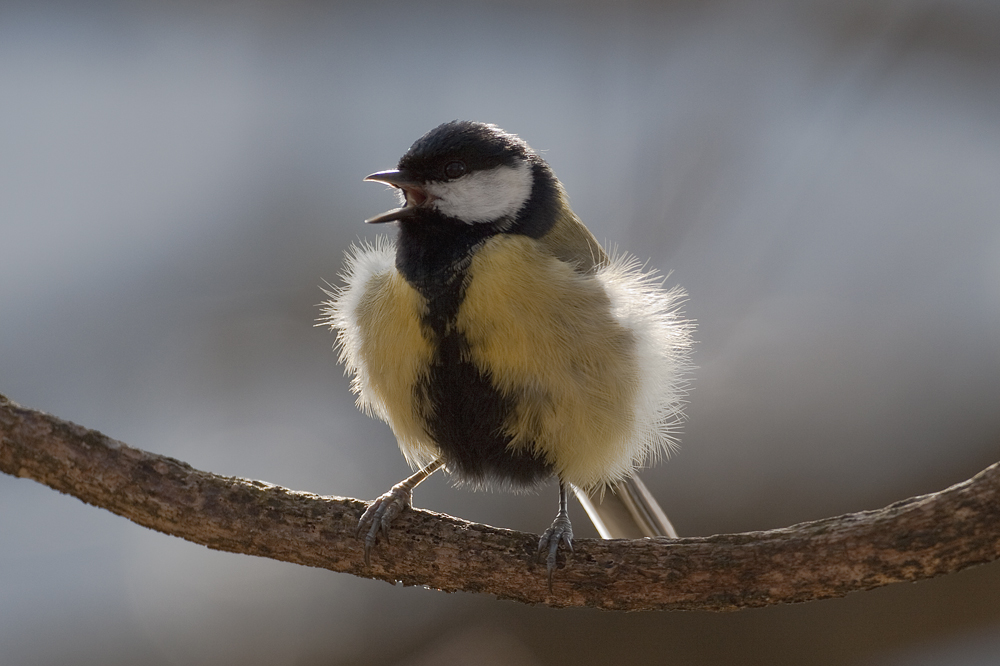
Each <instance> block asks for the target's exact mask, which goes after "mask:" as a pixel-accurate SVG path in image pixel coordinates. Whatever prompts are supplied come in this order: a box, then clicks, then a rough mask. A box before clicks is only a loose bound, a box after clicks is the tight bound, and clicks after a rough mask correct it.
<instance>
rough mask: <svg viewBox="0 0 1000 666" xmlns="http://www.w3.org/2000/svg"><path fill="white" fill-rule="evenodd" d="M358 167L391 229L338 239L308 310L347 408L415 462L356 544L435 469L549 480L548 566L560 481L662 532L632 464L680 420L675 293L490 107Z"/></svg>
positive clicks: (597, 511)
mask: <svg viewBox="0 0 1000 666" xmlns="http://www.w3.org/2000/svg"><path fill="white" fill-rule="evenodd" d="M365 180H370V181H375V182H379V183H386V184H388V185H391V186H392V187H394V188H396V189H397V191H398V193H399V194H400V204H401V205H400V207H398V208H394V209H392V210H390V211H388V212H385V213H382V214H381V215H377V216H375V217H373V218H371V219H369V220H367V222H368V223H369V224H382V223H387V222H393V223H396V225H397V226H398V233H397V235H396V239H395V241H392V240H389V239H387V238H385V237H379V238H378V240H376V241H375V242H374V244H363V245H359V246H355V247H353V248H352V249H351V250H350V251H349V252H348V255H347V259H346V264H345V269H344V271H343V273H342V275H341V279H342V286H341V287H339V288H336V289H334V290H333V291H331V292H328V293H329V295H330V296H331V300H330V301H328V302H326V303H324V311H323V318H322V321H323V322H325V323H327V324H329V325H330V326H331V328H333V329H335V330H336V331H337V343H336V344H337V347H338V348H339V352H340V360H341V362H343V363H344V364H345V365H346V371H347V372H348V373H349V374H351V375H353V384H352V388H353V390H354V392H355V393H356V394H357V396H358V400H357V402H358V406H359V407H360V408H361V409H362V410H364V411H365V412H366V413H368V414H370V415H371V414H374V415H375V416H377V417H379V418H380V419H382V420H384V421H386V422H387V423H388V424H389V425H390V426H391V427H392V431H393V433H394V434H395V436H396V439H397V441H398V443H399V447H400V449H401V450H402V453H403V455H404V456H405V457H406V459H407V461H408V462H409V463H410V465H411V466H413V467H414V468H417V469H418V471H417V472H416V473H415V474H414V475H413V476H411V477H409V478H408V479H406V480H404V481H403V482H401V483H399V484H397V485H396V486H394V487H393V488H392V489H391V490H390V491H389V492H388V493H386V494H384V495H382V496H381V497H379V498H378V499H377V500H375V501H374V502H373V503H372V504H371V505H370V506H369V508H368V510H367V511H366V512H365V514H364V516H363V517H362V518H361V520H360V523H359V525H358V536H359V537H361V536H362V535H363V536H364V551H365V560H366V561H368V558H369V553H370V551H371V549H372V548H373V546H374V545H375V544H376V543H377V541H378V539H379V536H380V534H381V535H382V536H385V537H387V536H388V528H389V525H390V523H391V522H392V520H393V519H394V518H395V517H396V516H397V515H398V514H399V513H400V511H402V510H403V509H405V508H407V507H409V506H411V502H412V491H413V488H414V487H415V486H416V485H417V484H419V483H420V482H421V481H423V480H424V479H425V478H427V476H428V475H430V474H431V473H433V472H434V471H436V470H438V469H440V468H442V467H443V468H445V469H446V470H447V471H448V472H449V473H451V474H452V475H453V476H454V477H455V478H456V479H457V480H458V481H459V482H464V483H468V484H471V485H473V486H486V485H500V486H504V487H511V488H531V487H533V486H536V485H538V484H540V483H542V482H544V481H546V480H547V479H549V478H551V477H553V476H554V477H556V478H557V479H558V480H559V510H558V513H557V515H556V518H555V520H554V521H553V522H552V525H551V527H549V528H548V529H547V530H546V531H545V533H544V534H543V535H542V536H541V538H540V540H539V544H538V549H539V553H540V554H543V555H545V557H546V564H547V568H548V573H549V580H550V582H551V576H552V571H553V569H554V567H555V566H556V554H557V551H558V549H559V546H560V544H563V545H565V546H566V547H567V548H569V549H570V550H572V543H573V542H572V539H573V532H572V526H571V523H570V519H569V514H568V507H567V504H568V491H569V489H571V488H572V489H574V490H575V491H576V493H577V495H578V496H579V497H580V499H581V501H582V502H583V504H584V506H585V508H586V509H587V511H588V513H589V514H590V515H591V517H592V518H593V519H594V522H595V524H596V525H597V527H598V530H599V531H600V532H601V535H602V536H604V537H605V538H612V537H628V538H634V537H640V536H676V535H675V534H674V533H673V528H672V527H671V526H670V523H669V521H668V520H667V519H666V516H665V515H664V514H663V512H662V510H661V509H660V508H659V505H658V504H657V503H656V501H655V500H654V499H653V498H652V495H650V494H649V492H648V491H647V490H646V488H645V486H643V485H642V482H641V481H639V479H638V477H636V476H635V474H634V472H635V469H636V468H637V467H638V466H640V465H642V464H644V463H646V462H647V461H649V460H651V459H656V458H658V457H661V456H662V455H663V454H665V453H667V452H668V451H669V450H670V449H671V448H672V447H673V446H674V439H673V435H674V434H675V431H676V428H677V425H678V424H679V422H680V421H681V420H682V418H683V414H682V406H683V402H684V395H685V390H686V384H687V378H688V374H689V369H690V364H689V357H690V347H691V324H690V322H688V321H686V320H684V319H683V318H681V316H680V314H679V306H680V304H681V303H682V301H683V299H684V292H683V291H681V290H680V289H678V288H674V289H669V290H667V289H664V288H663V287H662V282H663V281H662V279H658V278H657V277H656V276H655V274H653V273H651V272H646V271H645V270H644V269H643V267H642V266H641V264H639V263H638V262H637V261H636V260H635V259H632V258H629V257H627V256H619V257H616V258H612V257H609V255H608V254H607V253H606V252H605V251H604V249H603V248H602V247H601V245H600V244H599V243H598V242H597V240H596V239H595V238H594V236H593V234H591V233H590V231H589V230H588V229H587V228H586V227H585V226H584V225H583V223H582V222H580V220H579V219H578V218H577V216H576V215H575V214H574V213H573V211H572V210H570V207H569V204H568V202H567V197H566V193H565V191H564V190H563V187H562V184H561V183H560V182H559V180H558V179H557V178H556V176H555V174H554V173H553V172H552V169H551V168H549V165H548V164H547V163H546V162H545V160H543V159H542V158H541V157H540V156H539V155H538V154H537V153H536V152H535V151H533V150H532V149H531V148H530V147H529V146H528V144H527V143H525V142H524V141H523V140H522V139H520V138H519V137H518V136H516V135H513V134H509V133H507V132H504V131H503V130H501V129H500V128H499V127H497V126H495V125H487V124H483V123H478V122H469V121H457V120H456V121H453V122H448V123H444V124H443V125H440V126H438V127H436V128H434V129H432V130H431V131H430V132H428V133H427V134H425V135H424V136H422V137H421V138H420V139H418V140H417V141H416V142H415V143H414V144H413V145H412V146H411V147H410V149H409V150H408V151H407V152H406V154H404V155H403V157H402V158H401V159H400V160H399V164H398V166H397V168H395V169H392V170H389V171H379V172H378V173H373V174H372V175H370V176H368V177H367V178H366V179H365Z"/></svg>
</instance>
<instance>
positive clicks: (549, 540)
mask: <svg viewBox="0 0 1000 666" xmlns="http://www.w3.org/2000/svg"><path fill="white" fill-rule="evenodd" d="M560 544H564V545H565V546H566V548H568V549H569V552H571V553H572V552H573V525H572V524H571V523H570V521H569V516H565V515H559V516H556V519H555V520H553V521H552V526H551V527H549V529H547V530H545V532H544V533H543V534H542V537H541V538H540V539H539V540H538V554H539V555H543V554H546V553H547V555H546V557H545V568H546V569H547V570H548V574H549V591H551V590H552V572H553V571H555V569H556V554H557V553H558V552H559V545H560Z"/></svg>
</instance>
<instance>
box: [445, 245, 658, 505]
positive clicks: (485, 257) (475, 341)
mask: <svg viewBox="0 0 1000 666" xmlns="http://www.w3.org/2000/svg"><path fill="white" fill-rule="evenodd" d="M455 323H456V326H457V328H458V330H459V332H461V333H462V334H463V335H464V336H465V339H466V340H467V342H468V344H469V353H470V356H471V360H472V361H473V362H474V363H475V364H476V365H477V366H478V367H479V368H480V369H481V370H483V371H484V372H485V373H488V375H489V376H490V378H491V381H492V382H493V384H494V386H496V387H497V388H498V389H499V390H500V391H501V392H502V393H503V394H505V395H507V396H510V397H512V398H513V399H514V401H515V404H516V405H517V408H516V411H515V413H514V414H511V415H510V417H509V419H508V423H507V434H508V435H510V436H511V437H512V443H511V446H514V447H534V448H536V449H537V450H538V451H539V452H541V453H542V454H543V455H544V456H545V458H546V459H547V460H548V461H549V462H550V463H551V464H552V465H553V466H554V468H555V470H556V472H557V473H558V474H559V476H560V478H562V479H564V480H566V481H569V482H570V483H573V484H575V485H578V486H582V487H592V486H595V485H598V484H600V483H602V482H607V481H614V480H617V479H618V478H621V477H622V476H624V475H626V474H627V473H628V472H629V471H630V470H631V469H632V466H633V463H634V457H635V453H634V451H633V450H632V448H633V447H632V446H630V444H631V442H632V441H633V440H634V438H635V423H634V421H635V419H634V411H635V397H636V392H637V390H638V387H639V380H638V374H639V371H638V370H639V369H638V367H637V361H636V354H635V340H634V336H633V334H632V332H631V331H629V330H628V329H626V328H624V327H623V326H622V325H621V324H619V323H618V321H617V320H616V319H615V317H614V315H613V313H612V309H611V303H610V301H609V299H608V296H607V294H606V293H605V291H604V288H603V286H602V284H601V283H600V281H599V280H598V279H597V278H596V277H595V276H594V275H585V274H583V273H580V272H578V271H576V270H574V269H573V267H572V266H570V265H569V264H567V263H566V262H564V261H560V260H559V259H557V258H556V257H554V256H552V254H550V253H549V252H547V251H546V250H545V249H544V248H543V246H541V245H540V244H539V243H538V242H537V241H535V240H533V239H531V238H528V237H525V236H514V235H499V236H496V237H493V238H491V239H490V240H489V241H487V242H486V243H485V244H484V246H483V247H482V248H480V249H479V250H478V251H477V252H476V253H475V255H474V256H473V258H472V263H471V265H470V268H469V271H468V283H467V288H466V292H465V298H464V300H463V301H462V304H461V306H460V307H459V310H458V315H457V318H456V322H455Z"/></svg>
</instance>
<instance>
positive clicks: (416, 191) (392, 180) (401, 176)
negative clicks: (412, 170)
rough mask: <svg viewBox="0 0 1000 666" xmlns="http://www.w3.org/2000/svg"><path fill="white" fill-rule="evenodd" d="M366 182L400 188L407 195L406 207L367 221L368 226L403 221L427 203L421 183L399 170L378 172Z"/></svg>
mask: <svg viewBox="0 0 1000 666" xmlns="http://www.w3.org/2000/svg"><path fill="white" fill-rule="evenodd" d="M365 180H371V181H374V182H376V183H385V184H386V185H392V186H393V187H398V188H399V189H401V190H403V191H404V192H406V193H407V197H406V205H405V206H402V207H400V208H393V209H392V210H387V211H386V212H384V213H382V214H381V215H376V216H375V217H370V218H368V219H367V220H365V222H366V223H367V224H381V223H383V222H393V221H395V220H401V219H403V218H404V217H410V216H411V215H413V214H414V213H415V212H416V211H417V206H418V205H420V204H421V203H423V202H424V201H426V198H427V195H426V194H425V193H424V191H423V189H422V188H421V187H420V183H419V182H417V181H416V180H414V179H413V178H411V177H410V176H408V175H407V174H406V173H404V172H402V171H400V170H399V169H389V170H388V171H378V172H376V173H373V174H372V175H370V176H367V177H366V178H365Z"/></svg>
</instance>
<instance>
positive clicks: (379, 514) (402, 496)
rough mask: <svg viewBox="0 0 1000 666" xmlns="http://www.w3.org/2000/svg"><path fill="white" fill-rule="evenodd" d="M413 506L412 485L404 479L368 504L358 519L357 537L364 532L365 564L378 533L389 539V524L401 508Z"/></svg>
mask: <svg viewBox="0 0 1000 666" xmlns="http://www.w3.org/2000/svg"><path fill="white" fill-rule="evenodd" d="M411 506H413V486H412V485H410V484H408V483H407V482H406V481H404V482H403V483H397V484H396V485H394V486H393V487H392V490H390V491H389V492H387V493H386V494H384V495H382V496H381V497H379V498H378V499H376V500H375V501H374V502H372V503H371V504H369V505H368V509H367V510H366V511H365V513H364V515H363V516H361V520H359V521H358V534H357V536H358V538H359V539H360V538H361V535H362V534H364V538H365V565H368V564H370V557H371V551H372V548H374V547H375V545H376V544H377V543H378V538H379V534H381V535H382V538H383V539H385V541H386V543H388V541H389V525H390V524H391V523H392V521H393V520H395V518H396V516H398V515H399V514H400V513H402V511H403V509H408V508H410V507H411Z"/></svg>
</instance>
